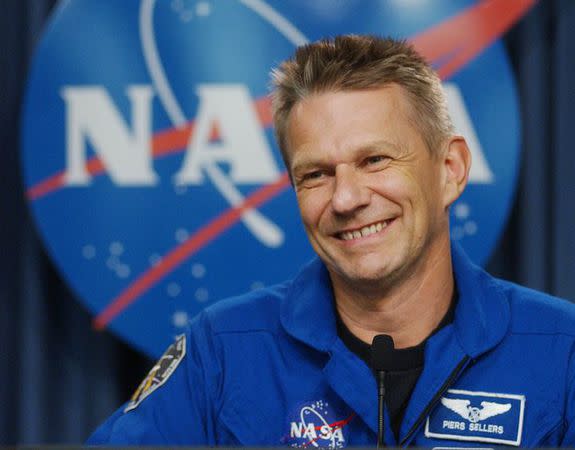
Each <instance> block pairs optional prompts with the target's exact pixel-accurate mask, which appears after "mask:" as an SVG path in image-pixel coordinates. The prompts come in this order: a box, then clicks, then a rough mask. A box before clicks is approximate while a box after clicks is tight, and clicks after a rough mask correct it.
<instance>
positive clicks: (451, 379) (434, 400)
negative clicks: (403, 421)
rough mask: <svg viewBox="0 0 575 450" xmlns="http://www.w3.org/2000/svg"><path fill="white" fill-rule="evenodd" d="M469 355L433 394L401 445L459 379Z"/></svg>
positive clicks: (401, 445) (401, 444)
mask: <svg viewBox="0 0 575 450" xmlns="http://www.w3.org/2000/svg"><path fill="white" fill-rule="evenodd" d="M469 359H470V358H469V356H465V357H464V358H463V359H462V360H461V361H459V364H457V366H456V367H455V369H453V371H452V372H451V374H450V375H449V377H448V378H447V380H445V383H443V385H442V386H441V388H440V389H439V390H438V391H437V392H436V393H435V395H434V396H433V398H432V399H431V401H430V402H429V403H428V404H427V406H426V407H425V409H424V410H423V412H422V413H421V414H420V415H419V417H418V418H417V420H416V421H415V423H414V424H413V426H412V427H411V428H410V430H409V432H408V433H407V434H406V435H405V437H404V438H403V439H402V440H401V442H400V443H399V446H400V447H403V446H404V445H405V443H406V442H407V441H409V438H411V436H412V435H413V434H414V433H415V432H416V431H417V429H418V428H419V427H420V426H421V424H422V423H423V421H424V420H425V419H426V418H427V416H428V415H429V414H430V413H431V410H432V409H433V408H434V407H435V405H436V404H437V402H438V401H439V400H440V399H441V396H442V395H443V394H445V391H447V389H449V387H450V386H451V385H452V384H453V382H454V381H455V380H456V379H457V377H458V376H459V374H460V373H461V371H462V370H463V369H464V368H465V366H466V365H467V363H468V361H469Z"/></svg>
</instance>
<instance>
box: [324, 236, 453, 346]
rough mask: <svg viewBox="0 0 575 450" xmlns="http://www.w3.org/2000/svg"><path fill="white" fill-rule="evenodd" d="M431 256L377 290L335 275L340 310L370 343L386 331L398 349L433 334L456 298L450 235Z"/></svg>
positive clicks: (441, 241)
mask: <svg viewBox="0 0 575 450" xmlns="http://www.w3.org/2000/svg"><path fill="white" fill-rule="evenodd" d="M428 255H430V256H429V257H425V258H421V259H420V260H421V261H422V262H421V263H420V264H418V265H417V267H414V268H413V269H412V270H411V271H410V273H408V274H404V276H403V277H402V278H401V280H397V279H396V280H394V282H393V283H390V284H391V285H390V286H385V285H384V286H380V287H379V289H377V288H376V289H374V288H373V287H369V288H368V289H362V290H358V286H351V285H349V284H346V283H343V282H341V280H336V279H335V278H334V277H333V276H332V284H333V288H334V297H335V303H336V307H337V310H338V313H339V315H340V317H341V319H342V321H343V323H344V324H345V325H346V326H347V327H348V328H349V330H350V331H351V332H352V333H353V334H354V335H355V336H357V337H358V338H359V339H361V340H362V341H364V342H367V343H370V344H371V342H372V340H373V337H374V336H376V335H378V334H388V335H390V336H391V337H392V338H393V340H394V342H395V347H396V348H407V347H413V346H415V345H418V344H420V343H421V342H422V341H423V340H425V339H426V338H427V337H428V336H429V335H430V334H431V333H432V331H433V330H434V329H435V328H436V327H437V326H438V325H439V323H440V322H441V319H442V318H443V317H444V316H445V314H446V313H447V311H448V309H449V306H450V304H451V299H452V297H453V290H454V281H453V270H452V265H451V249H450V244H449V237H447V239H444V240H440V242H439V243H437V244H436V247H435V248H432V249H430V252H429V253H428Z"/></svg>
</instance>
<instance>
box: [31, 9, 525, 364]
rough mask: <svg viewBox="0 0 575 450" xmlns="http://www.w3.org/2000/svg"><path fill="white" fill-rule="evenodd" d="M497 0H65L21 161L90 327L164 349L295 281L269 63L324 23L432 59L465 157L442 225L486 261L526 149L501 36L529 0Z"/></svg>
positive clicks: (303, 256)
mask: <svg viewBox="0 0 575 450" xmlns="http://www.w3.org/2000/svg"><path fill="white" fill-rule="evenodd" d="M507 6H508V4H507V0H489V1H485V0H481V1H475V0H453V1H450V2H439V3H437V2H418V4H417V5H415V4H414V3H413V2H358V1H356V0H349V1H341V2H332V1H325V0H321V1H320V0H318V1H313V2H304V1H301V0H289V1H287V0H269V1H265V0H229V1H221V2H217V1H210V0H165V1H158V0H122V1H118V0H99V1H80V0H69V1H66V2H60V6H59V7H58V8H57V10H56V12H55V14H54V15H53V17H52V19H51V21H50V23H49V24H48V26H47V27H46V31H45V33H44V35H43V37H42V39H41V41H40V43H39V45H38V47H37V50H36V53H35V56H34V59H33V61H32V65H31V70H30V74H29V78H28V85H27V90H26V95H25V101H24V104H23V108H22V111H23V116H22V121H21V123H22V129H21V132H22V139H21V140H22V170H23V177H24V182H25V186H26V191H27V199H28V202H29V204H30V207H31V211H32V216H33V217H34V220H35V222H36V225H37V229H38V230H39V234H40V235H41V238H42V240H43V242H44V245H45V246H46V248H47V251H48V253H49V255H50V257H51V258H52V260H53V261H54V262H55V264H56V266H57V268H58V269H59V271H60V273H61V274H62V275H63V277H64V278H65V279H66V281H67V283H68V284H69V285H70V287H71V288H72V290H73V292H75V294H76V297H77V298H78V299H79V300H80V301H82V302H83V303H84V304H85V306H86V307H87V308H88V309H89V310H90V311H91V312H92V313H93V314H94V316H95V319H94V324H95V326H96V328H99V329H102V328H109V329H110V330H111V331H113V332H114V333H116V334H118V335H120V336H121V337H123V338H124V339H125V340H127V341H128V342H130V343H132V344H133V345H134V346H135V347H137V348H139V349H140V350H143V351H144V352H146V353H148V354H149V355H151V356H154V357H158V356H159V355H161V354H162V352H163V350H164V349H165V348H166V346H167V345H168V344H169V343H170V342H171V340H172V338H173V336H174V335H177V334H180V333H182V332H184V331H185V330H186V327H187V326H188V323H189V319H190V318H191V317H193V316H195V315H196V314H197V313H199V312H200V311H201V310H202V309H203V308H205V307H206V306H208V305H210V304H212V303H213V302H216V301H217V300H219V299H222V298H226V297H230V296H234V295H238V294H240V293H243V292H246V291H250V290H254V289H258V288H260V287H262V286H267V285H271V284H275V283H278V282H281V281H284V280H286V279H288V278H291V277H293V275H295V274H296V273H297V271H298V269H299V268H300V267H301V266H303V265H304V264H305V263H306V262H307V261H309V259H310V258H311V257H312V256H313V252H312V250H311V247H310V245H309V243H308V241H307V238H306V236H305V232H304V230H303V227H302V226H301V221H300V218H299V215H298V213H297V203H296V201H295V195H294V193H293V191H292V190H291V189H290V184H289V177H288V175H287V173H286V171H285V168H283V166H282V158H281V155H280V152H279V149H278V146H277V144H276V142H275V140H274V133H273V130H272V119H271V102H270V99H269V97H268V92H269V88H268V86H269V72H270V69H271V68H272V67H275V66H276V65H277V64H278V63H279V62H280V61H282V60H284V59H286V58H287V57H289V56H290V55H291V54H292V53H293V51H294V49H295V47H296V46H298V45H301V44H305V43H306V42H309V41H313V40H317V39H319V38H321V37H324V36H334V35H336V34H342V33H368V34H384V35H391V36H396V37H402V38H408V39H409V40H410V41H411V42H412V43H413V44H414V45H415V46H416V48H417V49H418V50H420V51H421V52H422V53H423V55H424V56H425V57H427V59H428V60H429V61H431V62H432V64H433V65H434V67H435V68H436V69H437V70H438V73H439V74H440V76H441V77H442V80H443V82H444V87H445V91H446V94H447V99H448V104H449V109H450V112H451V114H452V116H453V120H454V124H455V126H456V128H457V130H458V132H459V133H461V134H463V135H465V136H466V137H467V140H468V143H469V146H470V149H471V152H472V154H473V155H472V156H473V158H472V159H473V166H472V168H471V172H470V180H469V181H470V182H469V186H468V188H467V189H466V191H465V192H464V194H463V195H462V197H461V198H460V199H459V200H458V202H457V203H456V204H455V205H454V206H453V208H452V209H451V235H452V237H453V239H455V240H457V241H459V242H460V243H461V244H462V246H463V247H464V248H465V249H466V251H467V252H468V253H469V255H470V256H471V258H472V259H473V260H474V261H475V262H478V263H480V264H481V263H482V262H484V261H485V260H486V259H487V257H488V256H489V254H490V252H491V250H492V248H493V246H494V244H495V242H497V239H498V237H499V235H500V232H501V230H502V227H503V224H504V223H505V220H506V216H507V213H508V211H509V207H510V204H511V199H512V195H513V192H514V187H515V182H516V174H517V167H518V162H519V134H520V133H519V114H518V101H517V96H516V89H515V81H514V79H513V74H512V71H511V68H510V65H509V61H508V58H507V56H506V53H505V49H504V47H503V45H502V43H501V42H500V41H499V40H498V38H499V37H500V36H499V34H500V33H501V30H502V29H503V28H502V27H503V26H504V25H505V26H506V27H510V26H511V25H512V24H513V23H514V21H516V20H517V19H518V18H519V17H520V16H521V14H524V13H525V12H526V11H527V9H528V5H527V6H522V7H517V8H508V7H507ZM494 15H496V16H497V17H498V21H497V23H498V24H499V25H498V26H497V27H496V28H494V27H493V26H491V25H490V24H491V23H492V22H491V21H490V18H491V17H493V16H494ZM470 29H473V30H480V32H479V34H477V35H476V34H473V33H470V32H469V30H470ZM72 43H73V45H72ZM493 104H497V108H493V107H492V105H493ZM143 323H145V324H146V325H145V327H144V326H142V324H143ZM143 330H145V331H143Z"/></svg>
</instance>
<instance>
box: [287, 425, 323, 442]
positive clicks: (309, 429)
mask: <svg viewBox="0 0 575 450" xmlns="http://www.w3.org/2000/svg"><path fill="white" fill-rule="evenodd" d="M302 436H303V437H304V438H309V439H316V438H317V434H316V432H315V428H314V425H313V423H308V424H303V423H302V422H291V426H290V437H292V438H301V437H302Z"/></svg>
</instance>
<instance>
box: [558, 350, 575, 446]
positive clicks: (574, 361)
mask: <svg viewBox="0 0 575 450" xmlns="http://www.w3.org/2000/svg"><path fill="white" fill-rule="evenodd" d="M569 353H570V354H569V365H568V366H567V377H566V379H567V385H566V389H565V392H566V394H565V398H564V399H563V400H564V405H565V406H564V408H565V409H564V411H565V416H564V418H563V424H564V432H563V436H562V440H561V443H560V445H559V446H560V447H575V343H573V344H572V346H571V351H570V352H569Z"/></svg>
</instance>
